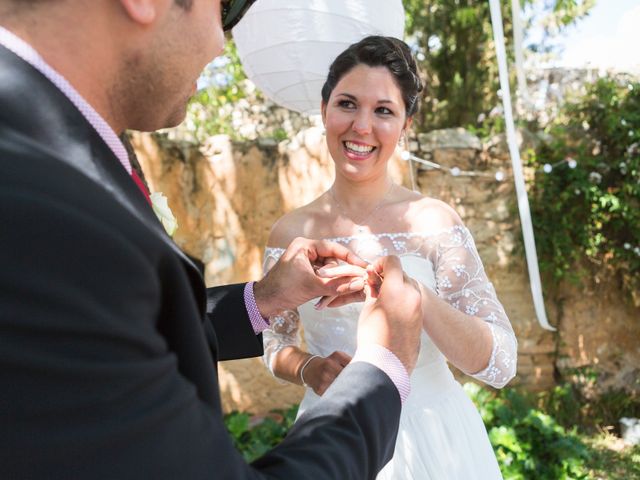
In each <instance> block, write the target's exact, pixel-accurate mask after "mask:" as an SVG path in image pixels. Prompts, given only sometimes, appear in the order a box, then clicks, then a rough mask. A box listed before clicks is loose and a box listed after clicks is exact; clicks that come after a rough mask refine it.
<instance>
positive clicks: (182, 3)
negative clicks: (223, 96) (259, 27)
mask: <svg viewBox="0 0 640 480" xmlns="http://www.w3.org/2000/svg"><path fill="white" fill-rule="evenodd" d="M233 3H235V2H231V4H230V3H229V2H221V1H220V0H0V25H2V26H4V27H6V28H8V29H9V30H12V31H13V32H14V33H16V34H17V35H18V36H20V37H22V38H23V39H24V40H26V41H27V42H29V43H30V44H31V45H32V46H34V47H35V48H36V50H38V51H39V52H40V53H41V55H42V56H43V57H44V59H45V60H46V61H47V62H48V63H49V64H50V65H52V66H53V67H54V68H55V69H56V70H58V71H59V72H60V73H62V75H63V76H64V77H65V78H67V79H68V80H69V81H70V82H71V84H72V85H73V86H74V87H75V88H76V89H77V90H78V91H79V92H80V93H81V94H82V95H83V96H84V97H85V98H86V99H87V100H88V101H89V103H91V104H92V105H93V106H94V107H95V108H96V109H97V110H98V112H99V113H100V114H102V115H103V116H104V117H105V119H106V120H107V121H108V122H109V123H110V124H111V126H112V127H113V128H114V129H115V130H116V132H121V131H122V130H125V129H136V130H157V129H158V128H163V127H168V126H174V125H177V124H178V123H180V122H181V121H182V120H183V119H184V116H185V111H186V104H187V101H188V100H189V98H190V97H191V96H192V95H193V93H194V92H195V85H196V81H197V79H198V77H199V75H200V73H201V71H202V70H203V68H204V67H205V66H206V65H207V63H209V62H210V61H211V60H212V59H213V58H215V57H216V56H218V55H220V53H221V52H222V49H223V46H224V34H223V29H222V23H221V10H222V9H223V7H224V8H225V11H228V10H229V5H233ZM239 3H242V4H244V3H247V2H239ZM222 4H224V5H222ZM236 5H237V4H236Z"/></svg>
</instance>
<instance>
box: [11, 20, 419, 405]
mask: <svg viewBox="0 0 640 480" xmlns="http://www.w3.org/2000/svg"><path fill="white" fill-rule="evenodd" d="M0 45H2V46H4V47H5V48H7V49H8V50H10V51H12V52H13V53H15V54H16V55H17V56H19V57H20V58H22V59H23V60H24V61H25V62H27V63H29V64H30V65H31V66H33V67H34V68H35V69H37V70H38V71H39V72H40V73H42V75H44V76H45V77H46V78H48V79H49V80H50V81H51V83H53V84H54V85H55V86H56V87H58V89H60V91H61V92H62V93H64V94H65V95H66V96H67V98H69V100H70V101H71V103H73V104H74V105H75V106H76V108H77V109H78V110H79V111H80V113H82V115H83V116H84V117H85V118H86V119H87V121H88V122H89V123H90V124H91V126H92V127H93V128H94V129H95V130H96V132H98V135H100V137H101V138H102V139H103V140H104V142H105V143H106V144H107V146H108V147H109V148H110V149H111V150H112V151H113V153H114V155H115V156H116V157H117V158H118V160H120V163H121V164H122V166H123V167H124V169H125V170H126V171H127V172H128V173H129V175H131V173H132V170H131V163H130V162H129V155H128V154H127V150H126V149H125V147H124V145H123V144H122V142H121V141H120V139H119V138H118V135H117V134H116V133H115V132H114V131H113V129H112V128H111V127H110V126H109V124H108V123H107V122H106V121H105V119H104V118H102V116H101V115H100V114H99V113H98V112H96V111H95V109H94V108H93V107H92V106H91V105H89V103H88V102H87V101H86V100H85V99H84V98H83V97H82V96H81V95H80V93H79V92H78V91H77V90H76V89H75V88H73V86H72V85H71V84H70V83H69V82H68V81H67V80H66V79H65V78H64V77H63V76H62V75H61V74H60V73H58V72H57V71H55V70H54V69H53V68H52V67H51V66H50V65H49V64H48V63H47V62H46V61H45V60H44V59H43V58H42V57H41V56H40V54H39V53H38V52H37V51H36V50H35V49H34V48H33V47H32V46H31V45H29V44H28V43H27V42H25V41H24V40H22V39H21V38H19V37H18V36H16V35H14V34H13V33H11V32H10V31H9V30H7V29H6V28H3V27H2V26H0ZM244 302H245V307H246V309H247V313H248V314H249V320H250V321H251V325H252V327H253V331H254V332H255V333H256V335H258V334H259V333H261V332H262V331H263V330H264V329H266V328H267V327H268V326H269V322H268V321H267V320H266V319H265V318H264V317H263V316H262V315H261V314H260V311H259V310H258V306H257V305H256V300H255V297H254V294H253V282H250V283H247V285H246V286H245V289H244ZM359 361H361V362H367V363H370V364H373V365H375V366H376V367H378V368H380V369H381V370H382V371H384V372H385V373H386V374H387V375H388V376H389V378H391V380H392V381H393V383H394V384H395V385H396V387H397V388H398V392H399V393H400V398H401V400H402V402H403V403H404V401H405V399H406V398H407V396H408V395H409V391H410V383H409V376H408V374H407V371H406V369H405V368H404V366H403V365H402V363H401V362H400V360H398V358H397V357H396V356H395V355H394V354H393V353H391V352H390V351H389V350H387V349H386V348H384V347H382V346H380V345H373V344H372V345H367V346H365V347H360V348H359V349H358V350H357V351H356V353H355V355H354V357H353V360H352V362H359Z"/></svg>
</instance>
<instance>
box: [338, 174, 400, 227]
mask: <svg viewBox="0 0 640 480" xmlns="http://www.w3.org/2000/svg"><path fill="white" fill-rule="evenodd" d="M393 186H394V183H393V182H391V185H390V186H389V190H387V193H385V194H384V196H383V197H382V198H381V199H380V201H379V202H378V203H376V205H375V206H374V207H373V208H372V209H371V211H370V212H369V213H367V215H365V217H364V218H363V219H362V220H360V221H359V222H356V220H355V219H354V218H353V217H352V216H351V215H349V214H348V213H347V211H346V210H345V209H344V207H343V206H342V205H340V202H338V199H337V198H336V192H335V191H334V190H333V186H331V188H330V189H329V194H330V195H331V198H332V200H333V203H335V204H336V207H338V210H340V212H341V213H342V215H344V216H345V217H347V218H348V219H349V220H351V222H353V224H354V225H355V226H356V232H358V234H362V233H364V232H365V223H366V222H367V220H369V219H370V218H371V216H372V215H373V214H374V213H375V212H376V211H378V209H379V208H380V207H381V206H382V204H383V203H384V201H385V200H386V199H387V197H388V196H389V194H390V193H391V190H393Z"/></svg>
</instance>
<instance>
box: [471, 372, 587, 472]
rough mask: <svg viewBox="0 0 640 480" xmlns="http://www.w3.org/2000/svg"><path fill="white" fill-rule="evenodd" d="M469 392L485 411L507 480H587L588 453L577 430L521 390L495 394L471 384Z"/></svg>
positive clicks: (486, 421) (482, 413)
mask: <svg viewBox="0 0 640 480" xmlns="http://www.w3.org/2000/svg"><path fill="white" fill-rule="evenodd" d="M465 391H466V392H467V394H469V396H470V397H471V398H472V400H473V401H474V403H475V404H476V406H477V407H478V410H479V411H480V415H481V416H482V419H483V421H484V423H485V425H486V427H487V431H488V432H489V439H490V440H491V444H492V445H493V448H494V451H495V453H496V456H497V458H498V463H499V464H500V469H501V471H502V474H503V476H504V478H505V479H507V480H510V479H512V480H520V479H522V480H525V479H530V478H535V479H538V480H546V479H549V480H551V479H553V480H556V479H581V478H588V477H587V469H586V467H585V461H586V459H587V458H588V450H587V448H586V446H585V445H584V443H583V442H582V441H581V440H580V438H579V437H578V435H577V432H576V429H575V428H574V429H571V430H566V429H565V428H564V427H562V426H561V425H560V424H559V423H558V422H557V421H556V420H555V419H554V418H553V417H552V416H550V415H548V414H547V413H545V412H543V411H542V410H539V409H538V408H536V407H535V404H534V403H533V402H532V401H531V399H530V398H528V397H527V396H525V395H523V394H521V393H518V391H517V390H514V389H505V390H501V391H499V392H490V391H489V390H485V389H482V388H480V387H479V386H478V385H476V384H473V383H467V384H466V385H465Z"/></svg>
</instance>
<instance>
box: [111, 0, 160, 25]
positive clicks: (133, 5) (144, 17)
mask: <svg viewBox="0 0 640 480" xmlns="http://www.w3.org/2000/svg"><path fill="white" fill-rule="evenodd" d="M120 4H121V5H122V7H123V8H124V10H125V12H126V13H127V15H128V16H129V18H130V19H131V20H132V21H134V22H136V23H139V24H141V25H149V24H151V23H153V21H154V20H155V19H156V16H157V14H158V5H157V1H156V0H120Z"/></svg>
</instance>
